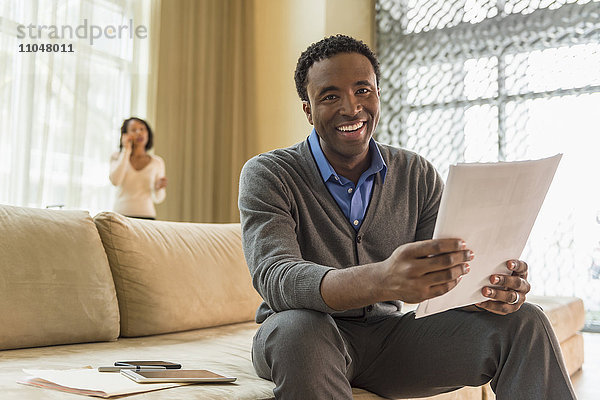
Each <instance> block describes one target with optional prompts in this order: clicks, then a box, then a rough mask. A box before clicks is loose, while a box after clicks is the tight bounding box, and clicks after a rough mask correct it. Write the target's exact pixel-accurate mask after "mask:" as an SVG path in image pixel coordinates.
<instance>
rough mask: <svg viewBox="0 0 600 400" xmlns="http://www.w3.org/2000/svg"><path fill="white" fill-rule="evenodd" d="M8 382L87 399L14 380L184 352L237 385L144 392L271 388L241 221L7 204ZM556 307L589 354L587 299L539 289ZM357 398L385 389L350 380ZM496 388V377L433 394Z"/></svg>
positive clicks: (5, 390) (167, 395) (1, 256)
mask: <svg viewBox="0 0 600 400" xmlns="http://www.w3.org/2000/svg"><path fill="white" fill-rule="evenodd" d="M0 238H1V239H0V299H1V300H0V301H1V304H2V306H1V307H0V350H2V351H0V393H1V395H0V396H1V398H2V399H50V400H52V399H68V398H81V397H79V396H78V395H74V394H68V393H63V392H58V391H52V390H48V389H40V388H35V387H30V386H24V385H20V384H17V383H16V381H17V380H19V379H21V378H22V377H24V376H25V374H24V373H23V372H22V369H24V368H27V369H69V368H79V367H85V366H92V367H97V366H99V365H110V364H112V362H114V361H115V360H119V359H161V360H167V361H177V362H180V363H181V364H183V366H184V368H188V369H213V370H217V371H221V372H224V373H227V374H231V375H234V376H236V377H237V378H238V380H237V382H235V383H234V384H221V385H203V386H201V385H194V386H182V387H177V388H172V389H165V390H160V391H154V392H148V393H143V394H137V395H134V398H139V399H175V400H177V399H269V398H272V397H273V392H272V390H273V384H272V383H271V382H269V381H267V380H264V379H260V378H258V377H257V376H256V374H255V373H254V370H253V368H252V362H251V353H250V348H251V342H252V336H253V334H254V332H255V331H256V329H257V325H256V324H255V323H254V322H252V320H253V317H254V312H255V309H256V307H257V306H258V304H259V303H260V298H259V296H258V295H257V294H256V292H255V291H254V289H253V288H252V286H251V283H250V276H249V273H248V269H247V267H246V264H245V261H244V257H243V254H242V250H241V240H240V227H239V224H190V223H174V222H163V221H145V220H134V219H129V218H125V217H122V216H120V215H118V214H114V213H101V214H99V215H97V216H96V217H95V218H94V219H92V218H91V217H90V216H89V215H88V213H87V212H82V211H57V210H40V209H30V208H23V207H11V206H0ZM532 301H534V302H538V303H540V304H542V306H543V307H544V308H545V311H546V312H547V314H548V315H549V317H550V319H551V321H552V323H553V325H554V327H555V330H556V332H557V335H558V337H559V340H560V342H561V345H562V347H563V351H564V353H565V357H566V360H567V364H568V368H569V371H570V372H571V373H572V372H574V371H576V370H578V369H579V368H580V367H581V365H582V363H583V341H582V338H581V335H580V334H578V333H577V332H578V331H579V329H580V328H581V327H582V325H583V315H584V313H583V305H582V303H581V301H580V300H578V299H574V298H533V299H532ZM354 397H355V399H376V398H379V397H378V396H375V395H373V394H371V393H368V392H366V391H364V390H360V389H354ZM489 398H493V394H492V393H491V391H490V390H489V387H485V386H484V387H479V388H463V389H461V390H459V391H456V392H453V393H449V394H445V395H441V396H436V397H433V398H432V399H437V400H442V399H444V400H450V399H456V400H471V399H473V400H475V399H477V400H480V399H489Z"/></svg>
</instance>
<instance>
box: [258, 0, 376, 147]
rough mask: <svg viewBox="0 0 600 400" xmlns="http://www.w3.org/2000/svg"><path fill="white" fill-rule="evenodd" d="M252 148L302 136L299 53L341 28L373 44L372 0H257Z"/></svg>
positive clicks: (306, 127)
mask: <svg viewBox="0 0 600 400" xmlns="http://www.w3.org/2000/svg"><path fill="white" fill-rule="evenodd" d="M254 7H255V8H254V22H255V49H254V50H255V56H256V68H255V75H256V81H255V83H256V116H257V118H256V120H257V132H256V136H255V137H256V143H254V145H253V150H254V152H255V153H261V152H265V151H268V150H272V149H275V148H279V147H286V146H289V145H292V144H294V143H296V142H298V141H301V140H304V139H305V138H306V136H308V134H309V133H310V130H311V126H310V125H309V123H308V122H307V120H306V117H305V116H304V113H303V112H302V105H301V103H300V99H299V98H298V95H297V94H296V87H295V84H294V70H295V68H296V62H297V61H298V57H299V56H300V53H301V52H302V51H304V50H305V49H306V48H307V47H308V46H309V45H310V44H311V43H313V42H316V41H318V40H320V39H322V38H323V37H325V36H329V35H333V34H337V33H343V34H346V35H350V36H353V37H355V38H357V39H360V40H362V41H364V42H365V43H367V44H368V45H369V46H373V43H374V40H373V20H374V4H373V0H255V2H254Z"/></svg>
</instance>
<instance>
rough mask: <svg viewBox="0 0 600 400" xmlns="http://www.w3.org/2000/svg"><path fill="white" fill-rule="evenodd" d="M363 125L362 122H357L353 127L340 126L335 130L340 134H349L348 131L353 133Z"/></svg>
mask: <svg viewBox="0 0 600 400" xmlns="http://www.w3.org/2000/svg"><path fill="white" fill-rule="evenodd" d="M364 124H365V123H364V122H358V123H356V124H354V125H346V126H340V127H338V128H337V129H338V130H339V131H342V132H350V131H355V130H357V129H360V128H362V127H363V125H364Z"/></svg>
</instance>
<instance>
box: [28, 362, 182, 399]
mask: <svg viewBox="0 0 600 400" xmlns="http://www.w3.org/2000/svg"><path fill="white" fill-rule="evenodd" d="M23 372H25V373H26V374H28V375H29V376H28V377H26V378H23V379H21V380H20V381H17V383H21V384H24V385H30V386H36V387H40V388H45V389H54V390H60V391H63V392H68V393H74V394H81V395H85V396H94V397H102V398H109V397H113V396H120V395H125V394H132V393H141V392H150V391H153V390H160V389H167V388H172V387H176V386H182V385H187V384H188V383H147V384H144V385H140V384H139V383H136V382H134V381H132V380H131V379H129V378H127V377H125V376H123V375H121V374H119V373H105V372H98V371H97V370H96V369H91V368H78V369H68V370H32V369H24V370H23Z"/></svg>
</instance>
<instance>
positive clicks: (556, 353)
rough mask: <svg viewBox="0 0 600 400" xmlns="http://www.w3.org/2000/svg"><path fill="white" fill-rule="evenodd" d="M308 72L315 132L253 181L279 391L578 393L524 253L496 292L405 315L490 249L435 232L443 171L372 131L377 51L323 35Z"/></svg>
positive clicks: (303, 92) (251, 169) (328, 394)
mask: <svg viewBox="0 0 600 400" xmlns="http://www.w3.org/2000/svg"><path fill="white" fill-rule="evenodd" d="M295 79H296V87H297V90H298V94H299V95H300V99H301V100H302V107H303V110H304V112H305V113H306V117H307V119H308V122H309V123H310V124H311V125H313V127H314V129H313V131H312V133H311V134H310V136H309V138H308V139H307V140H306V141H303V142H301V143H298V144H296V145H294V146H292V147H289V148H286V149H279V150H274V151H271V152H269V153H266V154H262V155H259V156H257V157H254V158H253V159H251V160H250V161H248V162H247V163H246V165H245V166H244V168H243V171H242V174H241V178H240V197H239V207H240V213H241V220H242V234H243V246H244V252H245V255H246V259H247V261H248V265H249V268H250V271H251V274H252V278H253V282H254V286H255V288H256V289H257V290H258V292H259V293H260V294H261V296H262V297H263V299H264V300H265V301H264V303H263V304H262V305H261V306H260V308H259V309H258V311H257V314H256V321H257V322H258V323H262V325H261V327H260V329H259V330H258V332H257V334H256V336H255V337H254V343H253V349H252V355H253V363H254V368H255V369H256V372H257V373H258V375H259V376H261V377H263V378H265V379H270V380H272V381H273V382H274V383H275V385H276V387H275V389H274V393H275V396H276V398H278V399H352V389H351V387H352V386H355V387H360V388H364V389H367V390H369V391H371V392H374V393H377V394H379V395H381V396H384V397H391V398H397V397H420V396H427V395H435V394H438V393H442V392H448V391H451V390H455V389H458V388H460V387H462V386H466V385H468V386H478V385H483V384H485V383H486V382H488V381H490V380H491V385H492V389H493V390H494V391H495V392H496V395H497V398H498V399H499V400H503V399H512V400H514V399H527V400H532V399H540V400H542V399H544V400H548V399H560V400H565V399H573V398H575V396H574V393H573V389H572V387H571V383H570V381H569V376H568V373H567V371H566V368H565V366H564V362H563V359H562V355H561V352H560V348H559V345H558V342H557V340H556V337H555V335H554V333H553V331H552V328H551V326H550V323H549V322H548V320H547V318H546V317H545V315H544V314H543V313H542V312H541V311H540V310H539V308H538V307H536V306H533V305H530V304H528V303H524V302H525V296H526V294H527V292H528V291H529V289H530V286H529V283H528V282H527V264H526V263H525V262H523V261H519V260H508V261H507V263H506V265H507V270H506V274H501V275H493V276H491V277H490V285H491V286H493V287H484V288H483V289H482V291H483V295H484V296H486V297H488V298H489V300H488V301H485V302H482V303H480V304H477V305H474V306H471V307H467V308H464V309H460V310H451V311H447V312H444V313H440V314H436V315H433V316H429V317H427V318H423V319H419V320H415V317H414V313H413V312H409V313H402V312H401V311H400V305H401V303H400V301H405V302H409V303H417V302H421V301H423V300H426V299H430V298H433V297H436V296H439V295H441V294H443V293H446V292H447V291H449V290H451V289H452V288H453V287H454V286H456V284H457V283H458V281H459V280H460V278H461V276H462V275H464V274H467V273H468V272H469V266H468V262H469V261H470V260H471V259H473V257H477V254H473V253H472V252H471V250H470V249H469V247H468V246H469V244H468V243H464V242H463V241H462V240H461V239H460V238H456V239H438V240H431V237H432V234H433V228H434V225H435V219H436V215H437V210H438V207H439V203H440V198H441V194H442V189H443V183H442V181H441V179H440V177H439V175H438V174H437V172H436V171H435V169H434V168H433V166H432V165H431V164H430V163H429V162H427V161H426V160H425V159H423V158H422V157H420V156H418V155H417V154H414V153H411V152H409V151H406V150H402V149H398V148H394V147H391V146H386V145H383V144H380V143H377V142H375V141H374V140H373V139H372V136H373V133H374V131H375V128H376V126H377V122H378V120H379V85H378V84H379V63H378V61H377V58H376V57H375V55H374V54H373V52H372V51H371V50H370V49H369V48H368V47H367V46H366V45H365V44H364V43H362V42H360V41H357V40H355V39H352V38H350V37H347V36H342V35H337V36H332V37H329V38H326V39H323V40H321V41H319V42H317V43H314V44H312V45H311V46H309V47H308V49H307V50H306V51H305V52H304V53H302V55H301V56H300V59H299V60H298V64H297V68H296V73H295ZM506 234H507V235H510V234H511V233H510V232H506ZM500 287H501V288H500Z"/></svg>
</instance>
